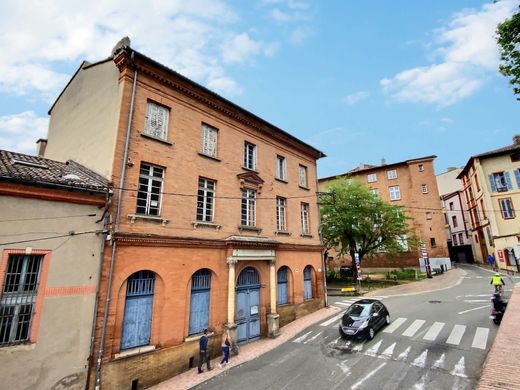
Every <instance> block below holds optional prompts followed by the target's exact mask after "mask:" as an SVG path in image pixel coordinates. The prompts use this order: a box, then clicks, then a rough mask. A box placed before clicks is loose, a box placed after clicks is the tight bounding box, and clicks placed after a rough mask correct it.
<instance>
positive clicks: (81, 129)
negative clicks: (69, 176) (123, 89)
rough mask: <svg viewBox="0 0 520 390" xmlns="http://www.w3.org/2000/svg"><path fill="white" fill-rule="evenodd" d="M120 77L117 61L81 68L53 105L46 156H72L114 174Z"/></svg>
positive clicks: (108, 174)
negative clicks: (113, 163)
mask: <svg viewBox="0 0 520 390" xmlns="http://www.w3.org/2000/svg"><path fill="white" fill-rule="evenodd" d="M118 78H119V71H118V70H117V67H116V66H115V64H114V62H113V61H108V62H105V63H100V64H97V65H94V66H90V67H86V68H85V67H84V68H82V69H80V70H79V72H78V73H77V74H76V76H75V77H74V78H73V79H72V80H71V81H70V84H69V85H68V86H67V87H66V88H65V90H64V91H63V94H62V96H61V97H60V98H59V99H58V101H57V102H56V104H55V105H54V107H53V108H52V111H51V118H50V122H49V132H48V135H47V139H48V143H47V148H46V150H45V157H46V158H50V159H53V160H58V161H67V160H69V159H72V160H74V161H76V162H79V163H80V164H83V165H85V166H86V167H88V168H90V169H92V170H93V171H95V172H97V173H99V174H101V175H103V176H104V177H106V178H110V176H111V174H112V161H113V157H112V156H113V155H114V150H115V142H116V135H117V133H116V129H117V124H118V120H119V107H120V90H119V88H120V87H119V82H118Z"/></svg>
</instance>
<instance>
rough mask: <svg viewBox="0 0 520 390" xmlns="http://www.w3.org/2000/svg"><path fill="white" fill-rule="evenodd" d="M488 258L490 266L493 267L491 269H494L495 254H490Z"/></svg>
mask: <svg viewBox="0 0 520 390" xmlns="http://www.w3.org/2000/svg"><path fill="white" fill-rule="evenodd" d="M487 260H488V264H489V266H490V267H491V269H493V270H494V269H495V256H493V255H491V254H490V255H489V256H488V258H487Z"/></svg>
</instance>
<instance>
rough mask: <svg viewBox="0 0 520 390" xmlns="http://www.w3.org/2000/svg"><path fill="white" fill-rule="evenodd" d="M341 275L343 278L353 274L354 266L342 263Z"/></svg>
mask: <svg viewBox="0 0 520 390" xmlns="http://www.w3.org/2000/svg"><path fill="white" fill-rule="evenodd" d="M339 275H340V276H341V277H342V278H348V277H350V276H353V275H354V272H353V271H352V267H350V266H348V265H345V264H342V265H340V267H339Z"/></svg>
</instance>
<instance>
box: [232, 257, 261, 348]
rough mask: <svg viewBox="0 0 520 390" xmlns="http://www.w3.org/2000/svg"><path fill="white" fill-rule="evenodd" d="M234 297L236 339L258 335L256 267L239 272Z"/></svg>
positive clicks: (242, 340) (258, 298)
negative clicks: (235, 295)
mask: <svg viewBox="0 0 520 390" xmlns="http://www.w3.org/2000/svg"><path fill="white" fill-rule="evenodd" d="M236 299H237V301H236V302H237V303H236V304H237V317H236V324H237V341H238V342H244V341H249V340H252V339H256V338H258V337H260V313H259V311H260V276H259V275H258V272H257V271H256V269H254V268H252V267H247V268H244V269H243V270H242V272H240V275H238V282H237V298H236Z"/></svg>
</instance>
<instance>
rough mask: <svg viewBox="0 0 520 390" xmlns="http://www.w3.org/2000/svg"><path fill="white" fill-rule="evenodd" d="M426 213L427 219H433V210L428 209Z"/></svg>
mask: <svg viewBox="0 0 520 390" xmlns="http://www.w3.org/2000/svg"><path fill="white" fill-rule="evenodd" d="M425 215H426V219H432V212H431V211H427V212H426V213H425Z"/></svg>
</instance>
